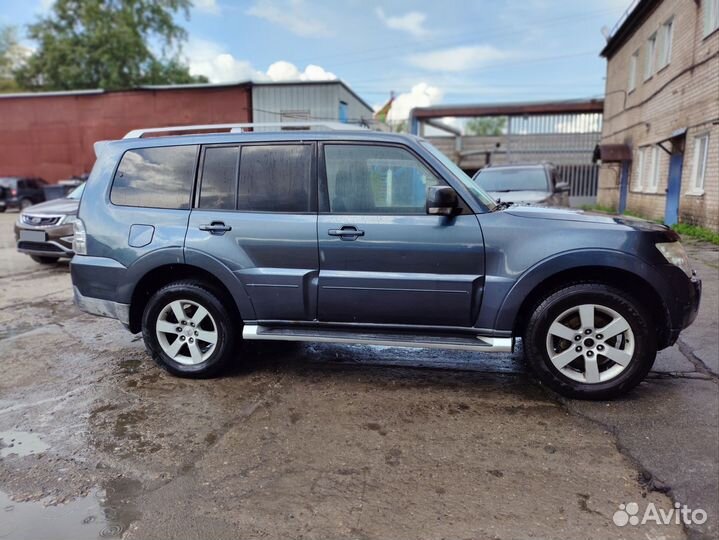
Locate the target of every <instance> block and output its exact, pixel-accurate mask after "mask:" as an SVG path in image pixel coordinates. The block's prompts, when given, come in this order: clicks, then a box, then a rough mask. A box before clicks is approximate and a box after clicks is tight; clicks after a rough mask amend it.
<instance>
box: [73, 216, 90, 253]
mask: <svg viewBox="0 0 719 540" xmlns="http://www.w3.org/2000/svg"><path fill="white" fill-rule="evenodd" d="M72 230H73V237H72V250H73V251H74V252H75V255H87V232H86V231H85V224H84V223H83V222H82V220H81V219H80V218H77V219H76V220H75V221H73V222H72Z"/></svg>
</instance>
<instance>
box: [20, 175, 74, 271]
mask: <svg viewBox="0 0 719 540" xmlns="http://www.w3.org/2000/svg"><path fill="white" fill-rule="evenodd" d="M84 189H85V184H81V185H80V186H78V187H76V188H75V189H74V190H73V191H72V192H70V193H69V194H68V195H67V197H63V198H61V199H53V200H52V201H48V202H44V203H41V204H38V205H35V206H32V207H30V208H28V209H26V210H23V211H22V212H21V213H20V217H19V218H18V220H17V221H16V222H15V241H16V242H17V250H18V251H19V252H20V253H27V254H28V255H30V256H31V257H32V259H33V260H34V261H35V262H38V263H40V264H52V263H55V262H57V261H58V259H60V258H61V257H72V256H73V255H74V253H73V251H72V234H73V226H72V224H73V222H74V221H75V219H76V218H77V209H78V207H79V206H80V198H81V197H82V192H83V191H84Z"/></svg>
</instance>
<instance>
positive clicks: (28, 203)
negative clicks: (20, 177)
mask: <svg viewBox="0 0 719 540" xmlns="http://www.w3.org/2000/svg"><path fill="white" fill-rule="evenodd" d="M31 206H32V201H31V200H30V199H21V200H20V211H21V212H22V211H23V210H25V209H26V208H29V207H31Z"/></svg>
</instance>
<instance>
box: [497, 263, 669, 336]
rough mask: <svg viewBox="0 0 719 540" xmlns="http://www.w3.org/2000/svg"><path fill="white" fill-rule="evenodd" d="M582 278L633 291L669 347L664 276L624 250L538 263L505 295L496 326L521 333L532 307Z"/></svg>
mask: <svg viewBox="0 0 719 540" xmlns="http://www.w3.org/2000/svg"><path fill="white" fill-rule="evenodd" d="M582 281H585V282H594V283H605V284H607V285H610V286H613V287H615V288H617V289H620V290H623V291H626V292H627V293H630V294H631V295H632V296H634V297H635V298H636V299H637V300H638V301H639V302H641V303H642V304H643V305H644V306H646V307H647V308H648V309H649V311H650V312H651V313H652V314H654V315H655V317H656V319H655V321H654V324H655V326H656V332H657V346H658V348H659V349H662V348H665V347H667V346H669V344H670V333H671V331H670V329H671V323H670V315H669V310H668V308H667V305H666V302H665V301H664V299H663V297H662V295H661V294H660V292H659V290H658V288H657V285H661V284H662V283H663V279H662V278H661V276H660V275H658V274H657V272H655V271H654V270H653V269H652V267H651V266H650V265H648V264H647V263H645V262H644V261H642V260H641V259H639V258H637V257H634V256H631V255H628V254H624V253H621V252H611V251H592V252H586V251H582V252H574V253H568V254H564V255H563V256H558V257H557V258H555V259H550V260H548V261H545V262H543V263H540V264H539V265H537V266H535V267H534V268H533V269H531V270H530V271H528V272H526V273H525V275H523V276H522V277H521V278H520V279H519V280H517V282H516V283H515V285H514V286H513V287H512V289H511V290H510V292H509V293H508V294H507V296H506V297H505V300H504V302H503V304H502V307H501V308H500V310H499V312H498V315H497V321H496V324H495V328H498V329H511V330H512V335H515V336H521V335H522V334H523V333H524V329H525V327H526V324H527V321H528V319H529V314H530V310H531V309H532V307H533V306H535V305H536V304H537V303H538V302H539V301H540V300H541V299H542V298H544V297H545V296H546V295H547V294H549V293H551V292H552V291H555V290H557V289H559V288H561V286H562V285H566V284H568V283H576V282H582ZM657 315H658V316H657Z"/></svg>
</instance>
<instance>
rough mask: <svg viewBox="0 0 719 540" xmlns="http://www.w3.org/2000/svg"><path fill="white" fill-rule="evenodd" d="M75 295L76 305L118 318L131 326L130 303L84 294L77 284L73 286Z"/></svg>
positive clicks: (87, 310)
mask: <svg viewBox="0 0 719 540" xmlns="http://www.w3.org/2000/svg"><path fill="white" fill-rule="evenodd" d="M73 296H74V299H75V305H76V306H77V307H79V308H80V309H81V310H82V311H84V312H85V313H90V314H92V315H99V316H100V317H109V318H111V319H117V320H119V321H120V322H121V323H122V324H124V325H125V326H129V324H130V304H120V303H119V302H112V301H111V300H104V299H102V298H92V297H90V296H84V295H83V294H82V293H81V292H80V289H78V288H77V287H75V286H73Z"/></svg>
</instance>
